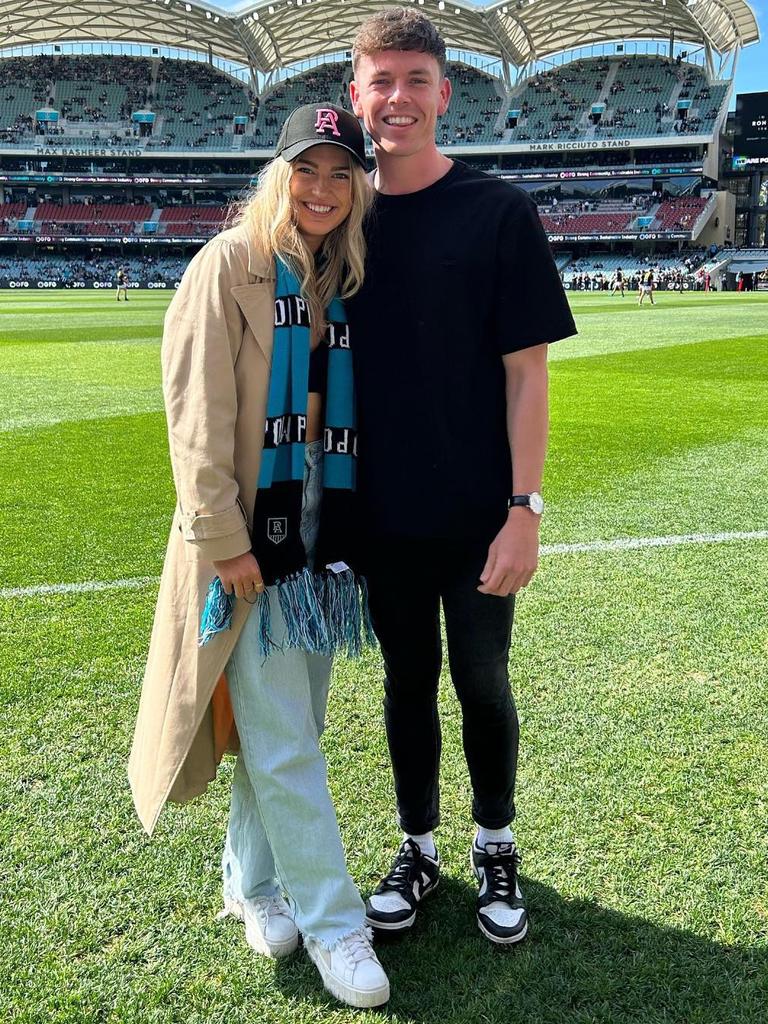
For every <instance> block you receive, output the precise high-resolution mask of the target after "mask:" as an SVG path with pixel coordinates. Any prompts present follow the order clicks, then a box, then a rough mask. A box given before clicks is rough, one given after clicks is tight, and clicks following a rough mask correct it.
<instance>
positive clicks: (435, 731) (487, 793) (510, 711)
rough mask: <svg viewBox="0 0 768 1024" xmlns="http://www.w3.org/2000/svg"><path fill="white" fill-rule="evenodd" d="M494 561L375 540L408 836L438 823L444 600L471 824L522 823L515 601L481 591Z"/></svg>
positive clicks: (373, 578) (377, 616) (373, 593)
mask: <svg viewBox="0 0 768 1024" xmlns="http://www.w3.org/2000/svg"><path fill="white" fill-rule="evenodd" d="M487 554H488V548H487V545H483V546H479V545H478V544H476V543H474V542H458V541H454V540H451V541H433V540H428V541H423V540H418V541H416V540H410V539H408V540H404V539H399V540H393V539H387V540H386V541H381V540H377V541H376V543H375V544H371V545H370V546H369V558H368V560H367V561H368V564H367V566H366V570H367V576H368V588H369V595H370V608H371V617H372V619H373V625H374V628H375V630H376V635H377V636H378V638H379V643H380V644H381V650H382V655H383V658H384V669H385V683H384V689H385V696H384V717H385V721H386V727H387V740H388V742H389V751H390V756H391V758H392V768H393V772H394V780H395V792H396V795H397V807H398V818H399V822H400V826H401V827H402V829H403V830H404V831H405V832H409V833H412V834H414V835H420V834H422V833H424V832H429V831H431V830H432V829H433V828H434V827H435V826H436V825H437V824H438V823H439V821H440V790H439V780H438V775H439V768H440V748H441V734H440V720H439V717H438V713H437V689H438V682H439V676H440V667H441V664H442V641H441V637H440V601H441V600H442V604H443V612H444V615H445V631H446V637H447V640H448V662H449V665H450V669H451V679H452V680H453V685H454V688H455V690H456V695H457V697H458V699H459V702H460V704H461V708H462V717H463V727H462V735H463V741H464V753H465V756H466V759H467V765H468V767H469V775H470V779H471V781H472V791H473V795H474V798H473V801H472V817H473V818H474V820H475V821H476V822H477V824H478V825H483V826H484V827H485V828H503V827H504V826H506V825H508V824H509V823H510V822H511V821H512V819H513V818H514V815H515V805H514V791H515V774H516V770H517V752H518V744H519V725H518V719H517V710H516V708H515V703H514V700H513V697H512V693H511V690H510V686H509V672H508V667H507V663H508V656H509V645H510V638H511V633H512V619H513V615H514V607H515V602H514V597H513V596H510V597H493V596H489V595H487V594H480V593H478V591H477V587H478V585H479V582H480V581H479V576H480V573H481V572H482V569H483V565H484V564H485V559H486V557H487Z"/></svg>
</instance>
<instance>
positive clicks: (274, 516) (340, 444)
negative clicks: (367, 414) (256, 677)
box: [200, 258, 373, 657]
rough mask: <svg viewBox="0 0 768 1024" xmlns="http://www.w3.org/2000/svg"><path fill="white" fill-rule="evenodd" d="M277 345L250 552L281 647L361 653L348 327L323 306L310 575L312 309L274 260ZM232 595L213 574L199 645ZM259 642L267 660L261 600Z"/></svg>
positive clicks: (367, 631)
mask: <svg viewBox="0 0 768 1024" xmlns="http://www.w3.org/2000/svg"><path fill="white" fill-rule="evenodd" d="M276 269H277V281H276V286H275V321H274V342H273V349H272V369H271V374H270V380H269V396H268V399H267V419H266V423H265V429H264V448H263V452H262V457H261V469H260V472H259V480H258V490H257V494H256V502H255V505H254V510H253V528H252V531H251V547H252V551H253V554H254V555H255V557H256V560H257V561H258V563H259V568H260V569H261V573H262V577H263V579H264V583H265V584H266V586H268V587H270V586H276V587H277V593H278V597H279V600H280V608H281V611H282V613H283V616H284V618H285V622H286V641H285V646H287V647H298V648H302V649H303V650H306V651H310V652H313V653H317V654H326V655H331V654H334V653H336V652H339V653H346V654H348V655H349V656H355V655H358V654H360V651H361V649H362V646H363V643H364V642H371V643H372V642H373V630H372V628H371V624H370V619H369V616H368V601H367V592H366V587H365V580H364V579H363V578H362V577H361V576H359V575H358V574H357V573H356V571H355V566H356V563H357V557H356V549H357V529H356V515H355V477H356V460H357V432H356V425H355V398H354V389H353V379H352V349H351V346H350V337H349V325H348V324H347V320H346V314H345V312H344V306H343V304H342V302H341V300H340V299H339V298H335V299H333V301H332V302H331V304H330V306H329V307H328V310H327V314H326V320H327V324H328V327H327V331H326V335H325V338H324V339H323V341H321V344H325V345H327V346H328V359H327V381H326V388H325V402H324V412H325V429H324V431H323V450H324V456H323V467H322V472H323V496H322V504H321V510H320V525H319V531H318V538H317V548H316V554H315V569H314V571H311V570H310V569H309V568H308V566H307V559H306V553H305V551H304V545H303V543H302V541H301V536H300V532H299V531H300V525H301V507H302V496H303V482H304V452H305V443H306V425H307V392H308V380H309V358H310V322H309V308H308V306H307V303H306V302H305V300H304V299H303V298H302V297H301V288H300V285H299V281H298V279H297V278H296V275H295V274H294V273H293V271H292V270H291V269H290V267H288V266H287V265H286V264H285V263H284V262H283V261H282V260H281V259H279V258H278V259H277V260H276ZM233 600H234V598H232V597H231V596H230V597H228V596H227V595H226V594H225V593H224V589H223V587H222V586H221V581H220V580H219V579H218V577H217V578H216V579H215V580H214V581H213V583H212V584H211V587H210V588H209V592H208V599H207V602H206V606H205V610H204V612H203V619H202V622H201V627H200V628H201V636H200V644H201V645H202V644H205V643H207V642H208V641H209V640H210V639H211V638H212V637H213V636H215V634H216V633H217V632H219V631H220V630H221V629H227V628H229V626H230V624H231V609H232V602H233ZM257 601H258V608H256V609H254V611H255V613H258V616H259V638H260V647H261V652H262V655H263V656H264V657H266V656H267V655H268V654H269V653H270V651H271V650H274V649H275V647H276V645H275V643H274V641H273V639H272V634H271V624H270V609H269V598H268V595H267V594H266V592H264V593H262V594H261V595H260V596H259V597H258V599H257Z"/></svg>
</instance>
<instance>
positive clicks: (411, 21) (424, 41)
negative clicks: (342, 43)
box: [352, 7, 445, 75]
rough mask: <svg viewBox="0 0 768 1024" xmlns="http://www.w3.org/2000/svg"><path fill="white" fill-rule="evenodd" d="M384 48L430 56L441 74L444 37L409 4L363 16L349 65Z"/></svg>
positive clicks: (443, 69)
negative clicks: (408, 5)
mask: <svg viewBox="0 0 768 1024" xmlns="http://www.w3.org/2000/svg"><path fill="white" fill-rule="evenodd" d="M384 50H413V51H416V52H417V53H428V54H429V55H430V56H431V57H434V58H435V60H436V61H437V63H438V66H439V68H440V74H441V75H445V40H444V39H443V37H442V36H441V35H440V33H439V32H438V30H437V28H435V26H434V25H433V24H432V22H431V21H430V20H429V18H427V17H426V15H424V14H422V13H421V12H420V11H416V10H413V9H412V8H410V7H388V8H387V9H386V10H383V11H379V12H378V13H377V14H372V15H371V16H370V18H366V19H365V21H364V22H363V23H362V25H361V26H360V28H359V29H358V30H357V35H356V36H355V38H354V41H353V43H352V68H353V70H354V71H355V72H356V71H357V64H358V61H359V59H360V57H372V56H373V55H374V54H376V53H381V52H382V51H384Z"/></svg>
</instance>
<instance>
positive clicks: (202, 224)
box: [157, 206, 227, 236]
mask: <svg viewBox="0 0 768 1024" xmlns="http://www.w3.org/2000/svg"><path fill="white" fill-rule="evenodd" d="M226 215H227V210H226V207H222V206H170V207H167V208H166V209H164V210H162V211H161V212H160V217H159V219H158V222H157V232H158V234H161V235H175V236H183V235H208V234H210V235H215V234H216V233H217V232H218V231H220V230H221V228H222V225H223V224H224V220H225V218H226Z"/></svg>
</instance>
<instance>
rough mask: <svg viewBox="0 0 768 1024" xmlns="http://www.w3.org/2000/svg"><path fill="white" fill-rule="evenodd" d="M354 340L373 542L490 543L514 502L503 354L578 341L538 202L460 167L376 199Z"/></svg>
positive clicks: (353, 303) (353, 302)
mask: <svg viewBox="0 0 768 1024" xmlns="http://www.w3.org/2000/svg"><path fill="white" fill-rule="evenodd" d="M366 234H367V238H368V259H367V262H366V274H365V283H364V285H363V288H362V289H361V291H360V292H359V293H358V294H357V295H356V296H354V298H352V299H350V300H349V301H348V304H347V312H348V317H349V321H350V325H351V331H352V336H353V337H354V338H355V353H354V365H355V384H356V388H357V396H358V427H359V444H358V465H359V480H358V491H359V495H360V501H361V508H362V512H363V516H364V520H363V522H364V525H365V526H367V528H368V530H369V532H371V533H372V534H374V535H397V536H411V537H426V536H431V537H444V538H459V537H476V538H477V537H480V536H481V535H483V534H485V535H489V536H490V535H492V533H493V532H495V531H496V530H498V529H499V528H500V526H501V525H502V524H503V522H504V519H505V517H506V513H507V502H508V499H509V497H510V496H511V494H512V480H511V476H512V473H511V457H510V452H509V443H508V440H507V422H506V397H505V373H504V366H503V363H502V356H503V355H505V354H507V353H510V352H515V351H518V350H520V349H523V348H528V347H530V346H532V345H539V344H542V343H544V342H552V341H557V340H558V339H559V338H565V337H568V336H569V335H572V334H575V333H576V328H575V326H574V323H573V318H572V316H571V313H570V309H569V306H568V302H567V300H566V298H565V294H564V292H563V287H562V284H561V282H560V278H559V275H558V272H557V269H556V267H555V264H554V260H553V259H552V254H551V251H550V248H549V243H548V242H547V237H546V235H545V233H544V230H543V228H542V226H541V222H540V220H539V217H538V213H537V211H536V206H535V204H534V203H533V201H532V200H531V199H530V198H529V197H528V196H527V195H526V193H524V192H523V191H521V190H520V189H518V188H515V186H513V185H509V184H508V183H506V182H504V181H500V180H499V179H497V178H494V177H492V176H491V175H488V174H484V173H483V172H482V171H476V170H473V169H472V168H470V167H467V165H466V164H463V163H461V162H460V161H454V164H453V166H452V167H451V169H450V170H449V171H448V173H447V174H446V175H444V176H443V177H442V178H440V179H439V180H438V181H436V182H435V183H434V184H433V185H430V186H429V187H428V188H425V189H422V190H421V191H419V192H413V193H410V194H407V195H398V196H389V195H382V194H377V196H376V199H375V202H374V206H373V210H372V213H371V216H370V219H369V223H368V227H367V231H366Z"/></svg>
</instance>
